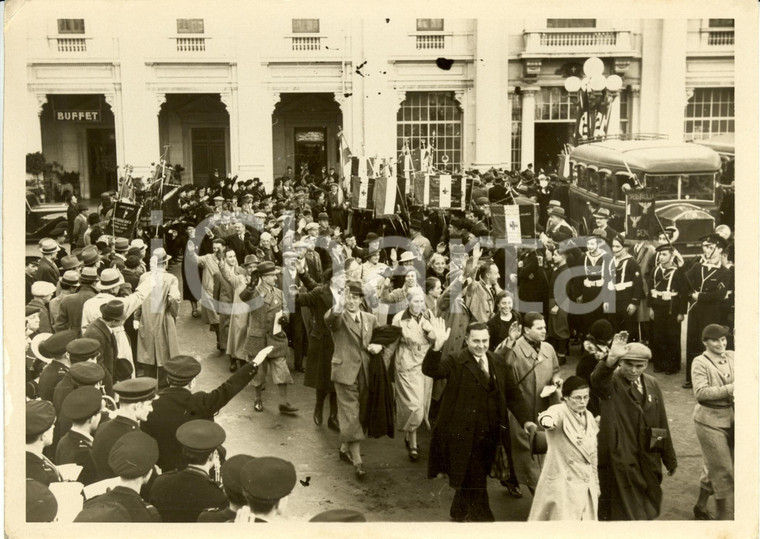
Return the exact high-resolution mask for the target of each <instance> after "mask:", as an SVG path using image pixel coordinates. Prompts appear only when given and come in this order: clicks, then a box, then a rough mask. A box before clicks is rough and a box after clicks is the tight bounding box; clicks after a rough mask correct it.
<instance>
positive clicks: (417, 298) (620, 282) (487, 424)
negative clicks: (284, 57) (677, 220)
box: [26, 169, 734, 522]
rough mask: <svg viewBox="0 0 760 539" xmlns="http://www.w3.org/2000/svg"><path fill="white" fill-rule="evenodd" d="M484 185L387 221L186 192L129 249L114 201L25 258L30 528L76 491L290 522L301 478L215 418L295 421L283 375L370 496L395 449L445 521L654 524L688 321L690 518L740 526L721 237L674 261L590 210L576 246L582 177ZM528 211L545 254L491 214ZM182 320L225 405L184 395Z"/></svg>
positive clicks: (176, 517)
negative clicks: (387, 452)
mask: <svg viewBox="0 0 760 539" xmlns="http://www.w3.org/2000/svg"><path fill="white" fill-rule="evenodd" d="M468 174H469V175H471V176H472V177H473V181H474V188H473V195H472V202H471V204H470V205H469V206H468V208H467V210H466V211H449V210H446V211H443V210H440V209H429V208H419V207H418V208H415V207H413V206H412V205H411V200H407V201H405V203H403V202H402V203H401V204H399V210H400V211H399V214H398V215H394V216H391V217H387V218H384V219H374V218H372V215H371V213H369V212H365V211H352V210H351V209H350V208H351V205H350V203H349V196H348V194H349V193H348V192H347V191H346V190H345V189H344V186H343V185H341V184H340V183H339V182H340V178H339V177H338V175H337V174H336V173H335V172H334V170H332V169H331V170H330V171H329V172H328V171H327V170H323V171H322V172H321V173H320V174H318V175H307V174H305V175H303V176H298V177H293V176H292V171H291V170H289V171H288V173H287V174H286V175H285V176H284V177H282V178H278V179H277V180H276V181H275V185H274V189H273V191H272V192H271V193H268V192H266V190H265V189H264V187H263V186H262V184H261V182H259V181H258V180H250V181H247V182H239V181H236V179H234V178H228V179H226V180H221V179H216V180H215V181H213V182H212V183H211V185H209V186H208V187H194V186H185V187H183V188H182V190H181V193H180V199H179V200H180V208H181V210H182V212H183V217H182V218H181V219H179V220H175V221H173V222H171V223H166V224H164V225H162V226H159V227H155V226H153V227H152V228H149V227H147V226H146V227H145V228H138V229H137V231H136V233H135V235H134V237H130V238H127V237H113V236H111V235H108V234H107V232H108V230H109V220H110V219H111V218H112V208H113V202H112V201H111V200H110V198H109V199H108V202H107V203H103V204H102V205H101V207H99V208H98V210H97V211H95V212H92V213H89V215H88V212H89V209H88V207H87V206H86V205H83V204H81V203H78V202H77V201H76V199H75V198H74V199H73V200H72V202H71V206H72V211H71V212H70V219H69V222H68V223H64V224H62V225H61V227H59V228H58V229H56V230H55V231H53V233H51V237H49V238H45V239H43V240H41V241H40V242H39V250H40V254H41V256H40V257H39V258H38V257H27V260H26V276H27V290H26V293H27V304H26V337H27V344H28V346H27V358H26V359H27V360H26V367H27V386H26V394H27V405H26V406H27V408H26V451H27V453H26V455H27V467H26V470H27V471H26V473H27V475H26V477H27V519H28V520H29V521H51V520H53V519H55V518H56V509H55V507H56V496H55V495H53V494H52V493H51V491H52V492H55V488H56V487H55V483H57V482H61V481H64V480H66V481H77V482H79V483H81V484H82V485H83V486H84V491H83V492H84V494H83V496H85V498H86V500H84V502H83V503H84V505H83V507H82V509H81V512H79V514H78V515H76V521H79V522H103V521H146V522H158V521H166V522H195V521H199V522H267V521H275V520H278V519H280V518H282V516H283V515H284V514H286V513H287V511H286V505H287V504H286V501H287V497H288V495H289V494H290V492H291V491H292V489H293V487H294V485H295V469H294V466H293V464H292V463H290V462H288V461H286V460H283V459H280V458H276V457H266V456H265V457H262V456H252V455H234V456H229V455H227V454H226V451H225V449H224V445H223V443H224V441H225V437H226V434H225V431H224V429H223V428H222V427H221V426H220V425H218V424H216V423H215V422H214V415H215V414H216V413H217V412H218V411H219V410H220V409H222V408H223V407H224V406H225V405H226V404H227V403H228V402H229V401H230V400H231V399H232V398H234V397H235V396H236V395H237V394H238V393H239V392H240V391H242V390H243V389H244V388H245V387H247V386H248V385H249V384H250V385H253V387H254V394H255V397H254V402H253V409H254V410H255V412H257V413H261V412H263V411H264V410H265V408H266V407H268V406H271V404H270V403H266V402H265V399H264V393H263V390H264V389H265V387H266V385H267V383H272V384H274V385H276V386H277V411H278V412H279V413H280V414H284V415H287V416H297V415H299V413H300V410H299V409H298V408H297V407H296V406H294V405H293V404H292V403H291V402H290V400H289V397H288V387H289V386H290V385H292V384H293V375H292V372H301V373H304V377H303V380H304V385H305V386H307V387H309V388H313V389H314V390H315V398H314V409H313V412H312V414H311V415H312V420H313V422H314V423H315V424H316V425H318V426H321V425H322V424H323V422H325V415H324V404H325V401H327V402H328V415H327V421H326V423H327V427H328V428H329V429H330V430H333V431H335V432H336V433H337V440H336V447H338V446H339V447H338V451H337V457H338V458H339V459H340V460H341V461H344V462H346V463H348V464H350V465H351V466H353V470H354V474H355V476H356V478H357V480H360V481H367V480H371V477H372V470H367V469H366V468H365V466H364V464H363V462H362V454H361V448H360V444H361V441H362V440H364V439H365V438H366V437H368V436H369V437H374V438H379V437H383V436H391V437H393V435H394V432H396V431H399V432H403V434H404V442H405V448H404V449H405V451H406V453H407V455H408V458H409V459H410V461H412V462H417V461H419V460H420V459H425V457H427V475H428V477H430V478H434V477H437V476H438V475H439V474H445V475H446V476H448V478H449V485H450V486H451V487H452V488H453V489H454V490H455V495H454V500H453V503H452V506H451V510H450V517H451V519H452V520H454V521H458V522H470V521H493V520H494V516H493V513H492V511H491V508H490V505H489V500H488V494H487V488H486V487H487V481H488V478H489V477H491V478H495V479H497V480H499V481H500V482H501V484H502V485H503V487H504V488H505V489H506V490H507V492H508V494H509V495H511V496H514V497H522V496H523V495H524V492H523V490H522V489H523V488H527V489H529V490H530V492H531V494H532V495H533V504H532V508H531V511H530V516H529V519H530V520H565V519H573V520H596V519H599V520H644V519H653V518H656V517H657V516H658V515H659V513H660V508H661V502H662V488H661V481H662V477H663V466H664V468H665V470H666V471H667V473H668V474H673V473H675V471H676V468H677V458H676V454H675V451H674V446H673V440H672V433H671V432H670V427H669V422H668V418H667V413H666V402H665V400H664V398H663V394H662V391H661V390H660V386H659V382H658V380H662V377H663V376H668V375H670V376H672V375H675V374H676V373H678V372H680V371H681V370H682V364H683V363H684V362H682V355H683V354H682V350H681V338H680V335H681V328H682V325H684V321H685V325H686V350H685V357H686V361H685V369H683V370H685V380H684V384H683V387H684V389H693V392H694V396H695V397H696V401H697V404H696V405H695V410H694V422H695V429H696V434H697V437H698V439H699V443H700V447H701V449H702V455H703V459H704V465H703V470H702V477H701V478H700V493H699V497H698V500H697V502H696V504H695V506H694V515H695V518H697V519H713V518H720V519H730V518H732V516H733V441H734V431H733V429H734V415H733V414H734V412H733V410H734V398H733V391H734V364H733V351H732V350H731V349H732V348H733V301H734V294H733V291H734V280H733V263H732V258H733V254H732V249H731V235H732V234H731V230H730V229H728V227H727V226H725V225H721V226H719V227H717V228H716V230H715V231H714V232H712V233H710V234H708V235H706V236H705V237H703V238H702V240H701V245H702V255H701V256H695V257H684V256H682V255H681V254H680V253H679V252H678V250H677V249H676V248H675V247H674V242H675V238H676V237H677V233H678V230H677V229H676V228H675V227H670V228H666V229H663V230H661V233H660V234H659V236H658V237H657V238H653V239H652V240H639V241H631V240H629V239H627V238H626V237H625V236H624V234H622V233H621V232H620V231H616V230H614V229H613V228H612V227H611V226H610V224H609V223H610V217H611V216H610V214H609V211H608V210H606V209H604V208H599V209H597V211H596V212H595V213H594V219H595V228H594V229H593V231H591V232H590V233H589V234H588V235H586V236H579V234H578V227H577V223H574V222H573V221H572V220H571V219H570V218H569V217H568V216H567V214H566V212H567V208H568V207H569V204H568V199H567V197H568V181H567V180H565V179H562V178H559V177H557V176H556V175H552V176H550V177H547V176H545V175H543V174H538V175H536V174H534V173H533V171H532V170H530V169H528V170H526V171H524V172H523V173H521V174H514V173H506V172H503V171H499V170H490V171H488V172H485V173H483V174H481V173H479V172H478V171H471V172H468ZM518 199H521V200H529V201H532V202H535V203H536V204H537V205H538V206H537V207H538V211H537V215H538V223H539V224H538V226H537V230H536V238H535V240H536V241H526V242H524V243H522V244H520V245H509V246H506V247H500V246H499V245H500V244H499V243H498V242H495V241H493V240H494V239H495V238H494V237H493V227H492V223H491V221H492V217H491V214H490V207H491V204H508V203H512V202H514V201H515V200H518ZM67 239H68V240H70V241H67ZM67 244H68V245H69V249H70V252H69V251H67V250H66V245H67ZM177 263H179V267H178V266H177ZM183 301H188V302H189V303H190V311H191V313H192V317H194V318H199V319H201V320H202V322H203V324H206V325H207V326H208V329H209V334H210V335H212V336H213V338H214V339H215V343H216V348H217V351H218V354H219V355H223V356H226V358H227V360H228V361H229V370H230V372H231V373H232V374H231V375H230V377H229V378H228V379H227V380H226V381H225V382H224V383H223V384H221V385H220V386H219V387H217V388H216V389H214V390H213V391H210V392H198V391H193V389H194V386H195V383H196V380H197V378H198V377H199V376H202V364H203V361H206V360H207V358H196V357H192V356H189V355H186V354H185V353H184V351H183V345H182V342H181V341H179V340H178V336H177V317H178V313H179V308H180V305H181V303H182V302H183ZM571 345H573V348H574V347H575V345H578V346H579V347H580V358H579V360H578V363H577V368H576V373H575V375H573V376H570V377H568V378H567V379H566V380H564V381H563V380H562V378H561V377H560V367H561V366H562V365H565V364H568V362H569V361H570V355H571ZM291 356H292V358H293V361H292V366H291V365H289V363H288V358H289V357H291ZM573 361H574V358H573ZM650 362H651V363H652V364H653V371H654V373H653V374H649V373H647V372H644V371H645V370H646V369H647V366H648V364H649V363H650ZM270 380H271V382H270ZM423 426H425V427H427V428H430V429H432V434H431V440H430V447H429V448H428V451H426V452H425V451H422V448H421V446H420V444H419V443H418V436H417V435H418V430H419V429H420V428H422V427H423ZM710 496H714V498H715V500H716V508H717V515H713V514H712V513H711V512H710V511H709V510H708V505H707V504H708V500H709V498H710ZM315 519H317V520H322V521H329V520H352V521H355V520H362V519H363V516H362V515H361V514H358V513H356V512H352V511H337V512H331V513H330V514H328V515H321V516H318V517H315Z"/></svg>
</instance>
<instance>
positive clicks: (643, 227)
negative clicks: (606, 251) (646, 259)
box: [625, 189, 659, 240]
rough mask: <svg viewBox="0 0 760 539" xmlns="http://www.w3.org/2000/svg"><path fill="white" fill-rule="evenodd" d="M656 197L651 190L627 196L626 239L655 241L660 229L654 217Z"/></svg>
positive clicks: (643, 190)
mask: <svg viewBox="0 0 760 539" xmlns="http://www.w3.org/2000/svg"><path fill="white" fill-rule="evenodd" d="M654 201H655V195H654V193H653V192H652V191H651V190H650V189H642V190H640V191H635V192H629V193H626V195H625V237H626V238H630V239H635V240H642V239H644V240H646V239H650V240H651V239H653V238H655V237H656V236H657V233H658V232H659V228H658V225H657V218H656V217H655V215H654V210H655V206H654Z"/></svg>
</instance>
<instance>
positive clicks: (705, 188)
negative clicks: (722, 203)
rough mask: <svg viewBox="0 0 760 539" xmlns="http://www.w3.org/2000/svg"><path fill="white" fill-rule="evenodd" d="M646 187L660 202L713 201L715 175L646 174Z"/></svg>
mask: <svg viewBox="0 0 760 539" xmlns="http://www.w3.org/2000/svg"><path fill="white" fill-rule="evenodd" d="M646 185H647V187H651V188H652V190H653V191H654V192H655V194H656V195H657V198H658V199H660V200H679V199H682V200H713V198H714V193H715V174H670V175H652V174H647V176H646Z"/></svg>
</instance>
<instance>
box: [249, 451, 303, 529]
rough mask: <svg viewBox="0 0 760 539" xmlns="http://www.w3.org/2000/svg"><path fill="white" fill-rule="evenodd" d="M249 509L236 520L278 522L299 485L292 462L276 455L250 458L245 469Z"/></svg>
mask: <svg viewBox="0 0 760 539" xmlns="http://www.w3.org/2000/svg"><path fill="white" fill-rule="evenodd" d="M242 476H243V477H242V481H243V493H244V494H245V499H246V502H247V505H246V510H241V511H238V517H237V519H236V520H235V522H277V521H278V520H282V517H283V516H284V515H285V511H286V507H287V501H288V496H290V493H291V492H293V487H295V486H296V469H295V466H293V463H291V462H289V461H287V460H283V459H281V458H277V457H261V458H255V459H251V460H249V461H248V462H247V463H246V464H245V466H244V467H243V471H242Z"/></svg>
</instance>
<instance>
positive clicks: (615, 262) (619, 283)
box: [605, 234, 644, 341]
mask: <svg viewBox="0 0 760 539" xmlns="http://www.w3.org/2000/svg"><path fill="white" fill-rule="evenodd" d="M610 247H612V256H613V258H612V260H611V261H610V263H609V264H610V269H609V274H610V280H609V281H608V282H607V287H608V290H609V291H610V292H612V294H613V295H614V298H615V304H614V309H613V306H612V305H607V306H606V307H609V309H605V312H607V313H608V317H609V319H610V322H611V323H612V327H613V328H614V329H615V331H623V330H625V331H627V332H628V334H629V335H630V337H631V339H632V340H635V341H638V340H639V318H638V316H637V314H636V313H637V310H638V308H639V302H640V301H641V298H642V295H643V292H644V285H643V278H642V276H641V268H639V265H638V263H637V262H636V260H634V258H633V257H632V256H631V255H630V254H629V253H628V247H627V246H626V244H625V236H624V235H623V234H617V235H615V236H614V237H613V238H612V240H611V242H610Z"/></svg>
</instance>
